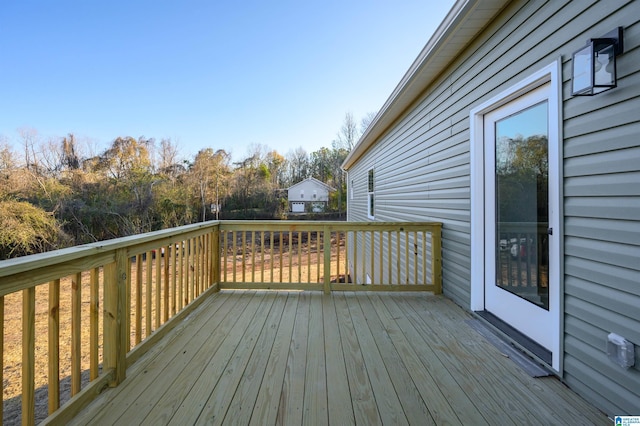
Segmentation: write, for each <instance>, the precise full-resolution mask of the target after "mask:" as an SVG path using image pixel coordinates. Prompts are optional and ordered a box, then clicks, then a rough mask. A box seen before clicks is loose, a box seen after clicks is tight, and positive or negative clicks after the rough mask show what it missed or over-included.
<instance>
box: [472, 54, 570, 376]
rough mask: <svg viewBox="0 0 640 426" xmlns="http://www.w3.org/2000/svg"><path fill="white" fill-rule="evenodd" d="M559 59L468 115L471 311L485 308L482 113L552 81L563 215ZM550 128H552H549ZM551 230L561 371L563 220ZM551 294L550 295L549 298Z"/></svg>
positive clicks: (554, 157)
mask: <svg viewBox="0 0 640 426" xmlns="http://www.w3.org/2000/svg"><path fill="white" fill-rule="evenodd" d="M561 67H562V58H559V59H557V60H556V61H554V62H553V63H551V64H549V65H547V66H545V67H544V68H542V69H541V70H539V71H537V72H535V73H533V74H532V75H531V76H529V77H527V78H525V79H524V80H522V81H520V82H519V83H517V84H515V85H513V86H511V87H510V88H509V89H507V90H505V91H503V92H501V93H500V94H498V95H496V96H494V97H492V98H491V99H489V100H487V101H485V102H483V103H482V104H480V105H478V106H477V107H475V108H474V109H472V110H471V112H470V114H469V116H470V139H471V140H470V145H471V146H470V154H471V253H472V256H471V298H470V299H471V300H470V308H471V310H473V311H482V310H484V308H485V294H484V276H485V251H484V250H485V229H484V228H485V218H484V202H485V193H484V172H485V171H484V157H485V155H484V124H483V119H484V115H485V114H486V113H488V112H490V111H493V110H495V109H497V108H499V107H501V106H503V105H506V104H508V103H509V102H511V101H513V100H515V99H517V98H519V97H520V96H522V95H524V94H526V93H528V92H530V91H532V90H533V89H535V88H537V87H540V86H541V85H543V84H545V83H548V82H551V95H550V97H549V108H550V114H549V115H550V116H551V117H557V118H558V119H557V121H554V122H550V123H549V127H550V129H549V130H550V132H552V131H554V132H556V134H557V135H558V144H557V145H558V149H557V150H555V151H554V150H549V162H557V164H558V181H559V184H558V189H557V190H556V191H554V192H553V193H552V192H551V188H550V193H549V198H550V199H551V198H552V197H553V199H554V200H555V205H556V206H558V207H557V208H558V210H559V211H558V213H557V214H556V215H554V216H555V217H558V218H562V217H563V213H562V181H563V177H562V163H561V161H562V155H561V152H562V140H563V137H562V132H561V130H562V126H561V121H562V117H561V113H562V108H561V104H562V81H561V76H562V68H561ZM552 127H553V130H552ZM549 226H551V227H552V228H553V229H554V234H555V235H556V236H557V238H554V239H553V240H552V241H553V244H557V247H556V250H557V251H556V252H557V253H558V254H559V255H558V256H557V257H556V258H554V259H549V261H550V263H551V265H550V268H556V270H557V271H558V274H559V276H560V283H559V284H560V285H559V288H558V294H556V295H555V298H554V299H555V303H558V304H559V308H558V309H557V310H556V311H557V313H558V318H557V323H558V324H559V328H558V330H557V332H558V336H557V339H556V340H557V345H556V347H554V348H553V350H552V352H554V353H557V354H559V357H555V356H554V362H553V365H552V367H553V368H554V369H555V370H556V371H558V372H560V374H562V364H563V362H562V353H563V348H562V347H563V345H562V335H563V333H564V326H563V323H562V321H561V318H562V317H563V315H564V309H563V305H564V300H563V294H564V290H563V283H562V279H561V277H562V276H563V273H564V271H563V268H562V264H563V263H562V262H561V261H560V259H562V258H563V257H564V253H563V251H562V246H563V241H562V236H563V234H564V231H563V229H562V220H559V221H558V222H557V223H550V224H549ZM551 299H552V296H551V295H550V300H551Z"/></svg>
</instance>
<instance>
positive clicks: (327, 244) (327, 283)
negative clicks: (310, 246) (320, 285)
mask: <svg viewBox="0 0 640 426" xmlns="http://www.w3.org/2000/svg"><path fill="white" fill-rule="evenodd" d="M322 236H323V243H322V244H323V247H322V249H323V252H324V294H331V229H330V228H329V227H328V226H327V225H324V226H323V229H322Z"/></svg>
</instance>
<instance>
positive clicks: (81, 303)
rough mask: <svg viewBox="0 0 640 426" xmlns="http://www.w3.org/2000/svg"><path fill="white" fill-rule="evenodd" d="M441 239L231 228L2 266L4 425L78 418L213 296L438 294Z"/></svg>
mask: <svg viewBox="0 0 640 426" xmlns="http://www.w3.org/2000/svg"><path fill="white" fill-rule="evenodd" d="M440 239H441V237H440V224H435V223H422V224H420V223H366V224H361V223H346V222H289V221H284V222H260V221H226V222H207V223H202V224H196V225H189V226H184V227H180V228H174V229H169V230H163V231H158V232H154V233H149V234H143V235H137V236H132V237H126V238H121V239H117V240H111V241H105V242H100V243H95V244H89V245H85V246H79V247H74V248H70V249H65V250H59V251H55V252H49V253H43V254H41V255H34V256H27V257H24V258H18V259H13V260H9V261H2V262H0V330H4V332H3V333H0V366H2V368H0V375H2V377H1V378H2V380H3V383H5V384H6V383H9V384H10V385H9V386H4V398H3V401H4V403H3V404H2V405H0V421H4V420H7V421H10V422H15V421H16V419H17V417H18V416H21V420H22V424H27V425H29V424H35V423H36V421H40V420H45V421H46V422H55V423H64V422H65V421H67V420H69V419H71V418H72V417H73V416H74V415H75V414H76V413H77V412H78V411H79V410H80V409H81V408H82V407H84V406H85V405H86V404H88V403H89V402H90V401H91V400H93V399H94V398H95V397H96V396H97V395H98V394H99V393H100V392H101V391H102V390H103V389H104V388H105V387H108V386H117V385H118V384H119V383H120V382H122V380H124V378H125V376H126V368H127V366H129V365H130V364H132V363H133V362H134V361H135V360H137V359H138V358H139V357H140V356H141V355H142V354H144V353H145V352H146V351H148V350H149V349H150V348H151V347H152V346H153V345H154V344H155V343H156V342H157V341H158V340H159V339H160V338H161V337H162V336H163V335H165V334H166V333H167V332H168V331H169V330H170V329H171V328H173V327H175V326H176V325H178V324H179V323H180V320H181V319H182V318H184V317H186V316H187V315H188V314H189V313H190V312H191V311H192V310H193V309H195V308H196V307H197V306H198V305H199V304H200V303H201V302H202V300H203V298H202V297H199V296H201V295H203V294H204V293H205V292H207V293H208V292H211V291H217V290H219V289H221V288H229V289H234V288H274V289H309V290H322V291H324V292H327V293H328V292H330V291H331V290H427V291H434V292H436V293H439V292H441V289H442V284H441V272H440V270H441V253H440V251H441V242H440ZM20 307H21V308H20ZM100 311H102V315H101V314H100ZM67 354H70V355H68V356H67ZM8 373H10V377H6V376H5V375H6V374H8ZM17 377H21V386H20V385H17V383H16V381H17V380H18V379H17ZM45 395H46V396H45ZM43 399H44V400H46V401H48V411H46V412H44V413H41V412H40V410H39V411H37V410H36V400H37V401H41V400H43ZM18 401H20V402H19V403H18ZM63 403H64V407H63V409H60V407H61V404H63ZM47 412H48V414H49V417H47V418H46V419H45V417H46V415H47Z"/></svg>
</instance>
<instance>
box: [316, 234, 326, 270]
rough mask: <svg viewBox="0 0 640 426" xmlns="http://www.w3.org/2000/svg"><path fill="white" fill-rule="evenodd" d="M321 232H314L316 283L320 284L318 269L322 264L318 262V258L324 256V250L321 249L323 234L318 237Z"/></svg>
mask: <svg viewBox="0 0 640 426" xmlns="http://www.w3.org/2000/svg"><path fill="white" fill-rule="evenodd" d="M320 235H321V232H320V231H316V282H317V283H319V282H320V267H321V265H322V264H323V262H321V261H320V259H321V258H320V256H321V255H322V256H324V255H323V253H324V250H323V248H322V241H323V240H324V234H322V237H321V236H320Z"/></svg>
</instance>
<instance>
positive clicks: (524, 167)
mask: <svg viewBox="0 0 640 426" xmlns="http://www.w3.org/2000/svg"><path fill="white" fill-rule="evenodd" d="M547 117H548V102H547V101H544V102H540V103H538V104H536V105H533V106H531V107H529V108H526V109H524V110H521V111H519V112H517V113H515V114H513V115H510V116H508V117H505V118H503V119H501V120H498V121H496V122H495V170H494V172H495V200H496V201H495V203H496V204H495V230H496V231H495V232H496V235H495V237H496V239H495V241H496V242H497V243H498V244H496V246H495V247H496V248H495V250H496V253H495V262H496V265H495V267H496V274H495V281H496V282H495V285H496V286H498V287H500V288H502V289H504V290H506V291H508V292H510V293H512V294H515V295H517V296H519V297H521V298H523V299H525V300H527V301H529V302H531V303H533V304H535V305H537V306H539V307H541V308H543V309H546V310H548V309H549V235H548V232H549V231H548V230H549V155H548V149H549V138H548V119H547Z"/></svg>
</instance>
